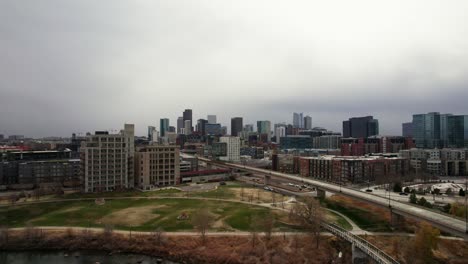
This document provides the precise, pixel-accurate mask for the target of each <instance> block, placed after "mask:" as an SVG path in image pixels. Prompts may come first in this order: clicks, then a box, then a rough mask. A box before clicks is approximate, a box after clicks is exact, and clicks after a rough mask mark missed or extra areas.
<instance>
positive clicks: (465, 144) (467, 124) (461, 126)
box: [447, 115, 468, 148]
mask: <svg viewBox="0 0 468 264" xmlns="http://www.w3.org/2000/svg"><path fill="white" fill-rule="evenodd" d="M447 131H448V132H447V139H448V142H447V146H448V147H449V148H468V115H456V116H448V118H447Z"/></svg>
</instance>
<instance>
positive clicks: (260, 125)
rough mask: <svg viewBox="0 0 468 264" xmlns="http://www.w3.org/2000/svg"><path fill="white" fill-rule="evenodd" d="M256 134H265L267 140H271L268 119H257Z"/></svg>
mask: <svg viewBox="0 0 468 264" xmlns="http://www.w3.org/2000/svg"><path fill="white" fill-rule="evenodd" d="M257 132H258V134H260V135H261V134H265V135H267V139H268V142H270V141H271V123H270V121H257Z"/></svg>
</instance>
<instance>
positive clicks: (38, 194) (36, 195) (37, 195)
mask: <svg viewBox="0 0 468 264" xmlns="http://www.w3.org/2000/svg"><path fill="white" fill-rule="evenodd" d="M43 193H44V191H43V190H42V188H37V189H35V190H34V191H33V196H34V199H36V200H39V198H41V195H43Z"/></svg>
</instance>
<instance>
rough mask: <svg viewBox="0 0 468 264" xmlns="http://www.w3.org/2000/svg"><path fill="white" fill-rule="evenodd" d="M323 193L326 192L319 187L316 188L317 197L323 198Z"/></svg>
mask: <svg viewBox="0 0 468 264" xmlns="http://www.w3.org/2000/svg"><path fill="white" fill-rule="evenodd" d="M325 194H326V192H325V190H321V189H319V188H317V198H319V199H325Z"/></svg>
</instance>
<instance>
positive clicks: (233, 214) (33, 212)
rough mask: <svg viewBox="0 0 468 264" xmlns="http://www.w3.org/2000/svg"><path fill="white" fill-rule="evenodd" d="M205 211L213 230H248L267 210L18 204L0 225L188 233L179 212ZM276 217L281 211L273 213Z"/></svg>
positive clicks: (122, 202) (199, 204)
mask: <svg viewBox="0 0 468 264" xmlns="http://www.w3.org/2000/svg"><path fill="white" fill-rule="evenodd" d="M202 208H207V209H208V210H209V211H210V212H211V213H212V214H213V216H214V218H215V223H214V224H213V226H212V230H213V231H226V230H242V231H247V230H249V229H250V223H249V219H250V218H251V217H265V216H267V215H268V214H270V213H272V212H270V210H269V209H268V208H264V207H259V206H254V205H247V204H240V203H232V202H219V201H203V200H190V199H171V198H167V199H155V200H148V199H136V200H134V199H119V200H107V201H106V203H105V204H104V205H96V204H95V203H94V201H68V202H55V203H42V204H31V205H18V206H13V207H4V208H0V226H8V227H22V226H27V225H32V226H81V227H88V226H89V227H104V226H105V225H106V224H111V225H113V226H114V228H116V229H123V230H129V229H132V230H140V231H153V230H155V229H157V228H158V227H160V228H163V229H164V230H166V231H190V230H193V226H192V224H191V221H190V220H177V216H179V215H180V214H181V213H182V212H186V213H188V214H189V215H193V214H194V213H195V212H197V211H198V210H200V209H202ZM274 214H275V215H277V217H278V218H281V217H284V213H282V212H274ZM276 228H277V230H291V227H290V226H288V225H287V224H284V223H281V222H279V221H278V222H277V224H276Z"/></svg>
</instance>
